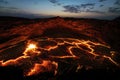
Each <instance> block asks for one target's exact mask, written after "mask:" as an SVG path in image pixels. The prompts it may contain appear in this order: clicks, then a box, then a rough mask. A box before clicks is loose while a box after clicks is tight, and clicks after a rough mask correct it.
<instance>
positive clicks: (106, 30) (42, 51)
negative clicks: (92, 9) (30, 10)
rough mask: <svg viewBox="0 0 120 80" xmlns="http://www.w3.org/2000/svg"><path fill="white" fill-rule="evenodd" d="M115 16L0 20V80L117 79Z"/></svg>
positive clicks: (118, 59)
mask: <svg viewBox="0 0 120 80" xmlns="http://www.w3.org/2000/svg"><path fill="white" fill-rule="evenodd" d="M119 25H120V19H119V18H117V19H114V20H110V21H109V20H97V19H75V18H61V17H54V18H49V19H24V18H15V17H14V18H13V17H1V18H0V80H8V79H12V80H65V79H70V80H76V79H78V80H79V79H83V80H84V79H89V80H98V79H108V78H119V76H118V75H117V73H118V72H119V71H120V47H119V46H120V38H119V35H120V29H119V28H120V26H119Z"/></svg>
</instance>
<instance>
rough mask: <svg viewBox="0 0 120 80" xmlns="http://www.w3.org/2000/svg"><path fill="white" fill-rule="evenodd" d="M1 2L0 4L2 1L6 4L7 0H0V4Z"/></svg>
mask: <svg viewBox="0 0 120 80" xmlns="http://www.w3.org/2000/svg"><path fill="white" fill-rule="evenodd" d="M1 3H2V4H3V3H4V4H8V2H7V1H6V0H0V4H1Z"/></svg>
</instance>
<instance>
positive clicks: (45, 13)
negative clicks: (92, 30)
mask: <svg viewBox="0 0 120 80" xmlns="http://www.w3.org/2000/svg"><path fill="white" fill-rule="evenodd" d="M0 16H17V17H26V18H47V17H54V16H60V17H76V18H98V19H114V18H115V17H118V16H120V0H0Z"/></svg>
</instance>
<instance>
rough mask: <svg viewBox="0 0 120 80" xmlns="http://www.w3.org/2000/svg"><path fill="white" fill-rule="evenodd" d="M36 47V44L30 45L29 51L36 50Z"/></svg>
mask: <svg viewBox="0 0 120 80" xmlns="http://www.w3.org/2000/svg"><path fill="white" fill-rule="evenodd" d="M36 48H37V47H36V45H35V44H29V45H28V50H31V49H36Z"/></svg>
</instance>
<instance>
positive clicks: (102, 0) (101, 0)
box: [99, 0, 107, 2]
mask: <svg viewBox="0 0 120 80" xmlns="http://www.w3.org/2000/svg"><path fill="white" fill-rule="evenodd" d="M104 1H107V0H99V2H104Z"/></svg>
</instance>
